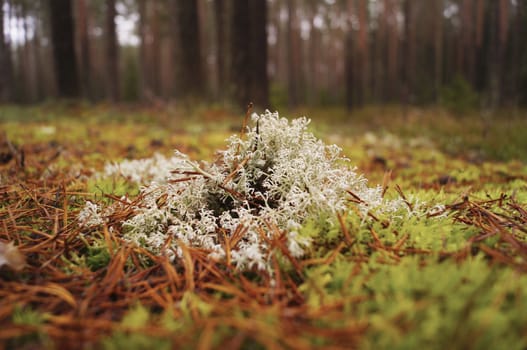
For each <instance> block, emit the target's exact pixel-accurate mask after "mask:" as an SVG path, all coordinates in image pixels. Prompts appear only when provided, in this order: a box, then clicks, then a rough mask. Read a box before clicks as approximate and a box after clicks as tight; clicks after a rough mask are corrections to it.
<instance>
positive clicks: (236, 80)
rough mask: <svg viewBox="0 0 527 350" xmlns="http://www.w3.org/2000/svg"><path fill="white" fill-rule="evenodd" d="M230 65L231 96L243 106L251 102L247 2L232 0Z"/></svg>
mask: <svg viewBox="0 0 527 350" xmlns="http://www.w3.org/2000/svg"><path fill="white" fill-rule="evenodd" d="M231 25H232V28H231V31H230V33H231V37H230V44H231V45H230V46H231V49H230V52H231V62H230V63H231V67H230V70H229V75H230V81H231V83H232V96H233V98H234V100H235V101H236V102H237V103H238V104H239V105H240V106H241V107H242V108H245V106H247V104H248V103H249V102H251V96H250V93H249V88H250V85H251V80H250V70H251V68H250V66H251V62H250V54H249V47H248V46H249V40H250V33H249V27H250V22H249V2H248V1H245V0H234V1H233V2H232V13H231Z"/></svg>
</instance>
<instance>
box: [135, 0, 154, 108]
mask: <svg viewBox="0 0 527 350" xmlns="http://www.w3.org/2000/svg"><path fill="white" fill-rule="evenodd" d="M137 9H138V10H137V11H138V13H139V40H140V43H139V71H140V74H139V75H140V79H139V80H140V82H139V85H140V87H139V91H140V93H141V98H142V99H143V100H148V99H149V97H150V95H151V89H150V79H149V76H148V55H147V50H148V43H147V36H148V35H147V23H148V18H147V13H146V0H138V2H137Z"/></svg>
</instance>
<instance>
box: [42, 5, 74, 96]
mask: <svg viewBox="0 0 527 350" xmlns="http://www.w3.org/2000/svg"><path fill="white" fill-rule="evenodd" d="M48 1H49V8H50V16H51V41H52V43H53V61H54V66H55V76H56V80H57V89H58V95H59V97H67V98H75V97H79V78H78V75H77V74H78V73H77V60H76V59H75V41H74V37H73V33H74V30H75V28H74V25H73V11H72V1H71V0H48Z"/></svg>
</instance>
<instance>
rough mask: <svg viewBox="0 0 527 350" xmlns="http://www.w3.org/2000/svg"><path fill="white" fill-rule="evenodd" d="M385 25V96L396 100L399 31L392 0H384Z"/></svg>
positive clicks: (396, 10) (389, 99) (395, 9)
mask: <svg viewBox="0 0 527 350" xmlns="http://www.w3.org/2000/svg"><path fill="white" fill-rule="evenodd" d="M384 6H385V12H386V14H385V26H386V30H387V34H386V40H387V48H386V50H387V55H388V57H387V61H388V62H387V63H388V67H387V73H388V74H387V81H386V85H387V89H386V90H387V91H386V98H387V100H388V101H395V100H398V98H397V97H398V96H397V83H398V78H399V77H398V73H399V69H398V67H399V54H398V51H399V33H398V25H397V18H396V16H397V12H398V9H397V8H396V5H395V4H394V3H393V0H385V1H384Z"/></svg>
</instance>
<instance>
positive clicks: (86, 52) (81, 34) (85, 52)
mask: <svg viewBox="0 0 527 350" xmlns="http://www.w3.org/2000/svg"><path fill="white" fill-rule="evenodd" d="M76 5H77V33H78V49H79V55H78V58H79V64H80V68H81V69H80V81H81V88H82V94H83V96H84V97H86V98H88V99H90V100H93V92H92V84H91V75H92V69H91V59H90V58H91V53H90V39H89V35H88V7H87V6H86V0H77V3H76Z"/></svg>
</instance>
